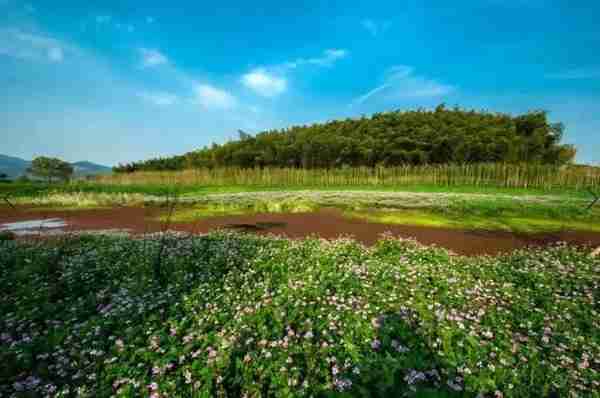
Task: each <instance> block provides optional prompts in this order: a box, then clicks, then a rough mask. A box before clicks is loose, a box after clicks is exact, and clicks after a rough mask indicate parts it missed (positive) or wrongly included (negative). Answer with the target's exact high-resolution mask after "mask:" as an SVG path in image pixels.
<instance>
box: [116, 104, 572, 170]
mask: <svg viewBox="0 0 600 398" xmlns="http://www.w3.org/2000/svg"><path fill="white" fill-rule="evenodd" d="M563 131H564V127H563V125H562V124H560V123H557V124H551V123H549V122H548V120H547V117H546V113H545V112H543V111H536V112H530V113H527V114H525V115H520V116H516V117H513V116H510V115H506V114H497V113H487V112H475V111H466V110H462V109H459V108H455V109H452V110H450V109H446V108H444V106H439V107H437V108H436V109H435V111H426V110H417V111H407V112H400V111H396V112H387V113H378V114H375V115H373V116H372V117H370V118H365V117H363V118H360V119H346V120H336V121H331V122H328V123H324V124H313V125H310V126H295V127H291V128H288V129H282V130H272V131H265V132H262V133H259V134H257V135H256V137H252V136H250V135H249V134H247V133H245V132H243V131H240V132H239V140H237V141H232V142H228V143H226V144H224V145H216V144H213V145H212V147H210V148H204V149H200V150H197V151H193V152H189V153H187V154H185V155H182V156H174V157H171V158H158V159H150V160H147V161H143V162H134V163H129V164H125V165H120V166H118V167H115V169H114V170H115V171H116V172H134V171H157V170H160V171H164V170H182V169H184V168H202V167H232V166H236V167H242V168H249V167H265V166H274V167H292V168H294V167H296V168H297V167H302V168H333V167H343V166H348V167H357V166H366V167H374V166H377V165H385V166H398V165H405V164H410V165H422V164H443V163H481V162H510V163H515V162H530V163H543V164H553V165H562V164H566V163H568V162H570V161H571V160H572V159H573V158H574V156H575V148H574V147H572V146H569V145H561V144H560V141H561V139H562V135H563Z"/></svg>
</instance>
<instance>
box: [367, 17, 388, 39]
mask: <svg viewBox="0 0 600 398" xmlns="http://www.w3.org/2000/svg"><path fill="white" fill-rule="evenodd" d="M360 24H361V25H362V27H363V28H365V29H366V30H367V31H368V32H369V33H370V34H371V35H372V36H377V35H379V34H381V33H383V32H385V31H386V30H388V29H389V27H390V26H391V23H390V22H388V21H384V22H377V21H374V20H372V19H363V20H362V21H361V23H360Z"/></svg>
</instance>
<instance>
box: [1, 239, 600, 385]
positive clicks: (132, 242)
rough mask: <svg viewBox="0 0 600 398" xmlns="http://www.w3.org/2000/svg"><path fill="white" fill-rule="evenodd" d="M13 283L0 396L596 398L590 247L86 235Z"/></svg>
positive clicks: (22, 264) (598, 371) (7, 280)
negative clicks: (490, 252)
mask: <svg viewBox="0 0 600 398" xmlns="http://www.w3.org/2000/svg"><path fill="white" fill-rule="evenodd" d="M0 278H1V280H2V284H0V294H1V295H2V297H3V299H2V301H1V303H0V312H1V314H2V317H1V319H0V333H1V335H0V396H7V397H10V396H14V397H34V396H49V397H53V396H80V397H109V396H124V397H134V396H151V397H211V396H222V397H266V396H273V397H292V396H307V397H308V396H327V397H329V396H332V397H333V396H341V397H342V396H364V397H371V396H381V397H383V396H394V397H400V396H418V397H440V396H441V397H444V396H446V397H451V396H481V397H563V396H591V397H599V396H600V393H599V392H598V391H600V314H599V313H598V312H599V311H600V304H599V300H600V258H599V257H593V256H592V255H591V250H585V249H579V248H574V247H567V246H555V247H549V248H546V249H536V250H527V251H519V252H515V253H513V254H511V255H507V256H503V257H494V258H492V257H475V258H465V257H457V256H450V255H449V254H448V253H447V252H446V251H445V250H443V249H436V248H426V247H422V246H420V245H418V244H417V243H415V242H413V241H407V240H396V239H391V238H385V239H382V240H381V241H379V243H378V244H377V245H376V246H374V247H371V248H366V247H364V246H361V245H359V244H357V243H355V242H354V241H352V240H350V239H342V240H336V241H324V240H317V239H309V240H302V241H292V240H286V239H279V238H273V237H257V236H252V235H239V234H230V233H220V232H219V233H212V234H209V235H205V236H193V237H188V236H183V235H177V234H172V233H167V234H155V235H147V236H144V237H143V238H136V239H132V238H127V237H110V236H93V237H92V236H80V237H71V238H68V239H64V240H54V241H44V242H40V241H38V242H32V243H25V242H14V241H7V242H0Z"/></svg>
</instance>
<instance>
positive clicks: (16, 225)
mask: <svg viewBox="0 0 600 398" xmlns="http://www.w3.org/2000/svg"><path fill="white" fill-rule="evenodd" d="M66 226H67V223H66V222H65V221H64V220H63V219H61V218H46V219H41V220H27V221H19V222H13V223H6V224H0V231H9V232H12V233H14V234H15V235H19V236H22V235H38V234H40V233H44V232H46V231H47V230H48V229H53V230H56V229H57V228H64V227H66Z"/></svg>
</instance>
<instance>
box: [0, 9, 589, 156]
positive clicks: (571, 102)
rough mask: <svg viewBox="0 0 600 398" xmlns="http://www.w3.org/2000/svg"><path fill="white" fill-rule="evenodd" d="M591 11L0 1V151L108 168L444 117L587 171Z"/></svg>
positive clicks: (8, 153) (7, 153) (13, 154)
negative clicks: (542, 142)
mask: <svg viewBox="0 0 600 398" xmlns="http://www.w3.org/2000/svg"><path fill="white" fill-rule="evenodd" d="M598 15H600V2H598V1H592V0H590V1H576V2H574V1H563V0H556V1H545V0H527V1H525V0H479V1H460V0H457V1H453V2H448V1H447V0H444V1H423V0H420V1H397V0H396V1H389V2H383V1H375V0H371V1H368V2H365V1H350V0H344V1H338V0H327V1H321V0H319V1H313V0H303V1H281V0H277V1H270V0H269V1H255V2H248V1H237V2H235V1H228V0H220V1H208V0H207V1H201V2H200V1H189V2H177V5H176V6H174V5H173V4H171V3H168V2H164V1H154V0H145V1H134V0H131V1H123V0H121V1H109V0H102V1H95V0H88V1H80V0H73V1H71V0H52V1H49V0H48V1H41V0H40V1H35V0H31V1H26V2H23V1H17V0H0V138H1V140H0V153H2V154H6V155H12V156H18V157H22V158H25V159H31V158H33V157H35V156H38V155H47V156H57V157H61V158H63V159H66V160H69V161H79V160H90V161H93V162H97V163H101V164H105V165H116V164H118V163H124V162H130V161H135V160H142V159H147V158H149V157H156V156H168V155H174V154H182V153H185V152H188V151H191V150H194V149H198V148H201V147H203V146H205V145H210V144H211V143H213V142H216V143H223V142H226V141H227V140H230V139H235V138H236V137H237V131H238V130H239V129H241V130H244V131H246V132H248V133H257V132H260V131H264V130H266V129H272V128H282V127H287V126H290V125H296V124H310V123H315V122H323V121H327V120H332V119H337V118H347V117H360V116H362V115H370V114H372V113H375V112H384V111H392V110H408V109H416V108H433V107H435V106H436V105H438V104H440V103H445V104H446V105H447V106H455V105H458V106H460V107H464V108H469V109H476V110H487V111H494V112H506V113H511V114H519V113H524V112H527V111H531V110H546V111H548V112H549V117H550V119H551V120H552V121H560V122H563V123H564V124H565V127H566V132H565V137H564V142H566V143H571V144H574V145H575V146H576V147H577V149H578V155H577V161H578V162H585V163H592V164H600V24H598V23H597V16H598Z"/></svg>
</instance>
